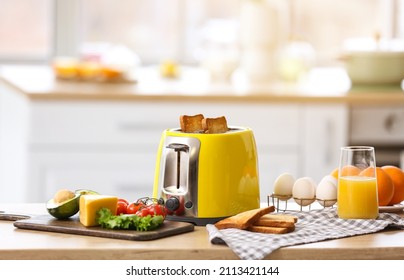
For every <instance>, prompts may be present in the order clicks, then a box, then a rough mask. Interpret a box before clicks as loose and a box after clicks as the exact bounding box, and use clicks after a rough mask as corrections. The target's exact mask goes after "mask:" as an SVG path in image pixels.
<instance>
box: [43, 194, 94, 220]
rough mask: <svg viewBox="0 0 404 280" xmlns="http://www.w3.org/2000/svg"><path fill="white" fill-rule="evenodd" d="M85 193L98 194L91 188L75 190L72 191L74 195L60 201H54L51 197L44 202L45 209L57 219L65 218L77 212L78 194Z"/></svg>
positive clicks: (78, 204)
mask: <svg viewBox="0 0 404 280" xmlns="http://www.w3.org/2000/svg"><path fill="white" fill-rule="evenodd" d="M85 194H98V193H97V192H95V191H92V190H84V189H80V190H76V191H75V192H74V197H73V198H71V199H68V200H66V201H63V202H61V203H57V202H55V200H54V199H53V198H51V199H49V200H48V201H47V202H46V209H47V210H48V213H49V214H51V215H52V216H53V217H55V218H57V219H67V218H70V217H71V216H73V215H75V214H77V213H78V212H79V210H80V208H79V206H80V196H82V195H85Z"/></svg>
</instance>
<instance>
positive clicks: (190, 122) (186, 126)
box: [180, 114, 204, 133]
mask: <svg viewBox="0 0 404 280" xmlns="http://www.w3.org/2000/svg"><path fill="white" fill-rule="evenodd" d="M203 119H204V116H203V115H202V114H197V115H194V116H187V115H181V116H180V126H181V131H182V132H186V133H198V132H203V130H204V129H203V127H202V120H203Z"/></svg>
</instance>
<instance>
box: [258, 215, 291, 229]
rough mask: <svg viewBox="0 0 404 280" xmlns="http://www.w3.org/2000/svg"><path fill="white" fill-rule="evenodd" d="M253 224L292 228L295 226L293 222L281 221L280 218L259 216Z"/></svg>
mask: <svg viewBox="0 0 404 280" xmlns="http://www.w3.org/2000/svg"><path fill="white" fill-rule="evenodd" d="M254 226H263V227H280V228H293V227H294V226H295V223H294V222H291V221H282V220H271V219H265V218H262V217H261V218H260V219H259V220H258V221H257V222H256V223H255V224H254Z"/></svg>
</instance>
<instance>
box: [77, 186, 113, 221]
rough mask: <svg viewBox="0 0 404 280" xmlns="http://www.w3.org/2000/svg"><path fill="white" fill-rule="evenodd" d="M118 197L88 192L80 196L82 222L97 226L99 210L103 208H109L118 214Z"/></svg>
mask: <svg viewBox="0 0 404 280" xmlns="http://www.w3.org/2000/svg"><path fill="white" fill-rule="evenodd" d="M117 203H118V197H116V196H110V195H101V194H86V195H82V196H81V197H80V214H79V216H80V222H81V223H82V224H83V225H84V226H86V227H91V226H97V225H98V223H97V220H96V218H97V212H98V210H100V209H101V208H108V209H109V210H111V212H112V214H114V215H116V207H117Z"/></svg>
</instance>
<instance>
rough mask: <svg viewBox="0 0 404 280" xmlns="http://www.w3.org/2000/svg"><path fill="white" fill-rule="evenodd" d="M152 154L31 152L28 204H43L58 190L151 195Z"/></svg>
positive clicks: (130, 196) (133, 195)
mask: <svg viewBox="0 0 404 280" xmlns="http://www.w3.org/2000/svg"><path fill="white" fill-rule="evenodd" d="M154 165H155V154H154V153H149V152H148V151H128V152H125V153H119V152H96V153H91V152H77V151H73V152H67V151H56V152H50V151H47V152H44V151H42V152H32V153H31V172H30V173H31V176H30V184H29V197H30V201H34V202H44V201H46V200H48V199H50V198H52V197H53V195H54V194H55V193H56V191H57V190H59V189H62V188H67V189H70V190H77V189H90V190H94V191H98V192H100V193H102V194H110V195H117V196H119V197H122V198H126V199H128V200H135V199H138V198H140V197H145V196H149V197H150V196H151V195H152V193H153V179H154V170H155V166H154Z"/></svg>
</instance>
